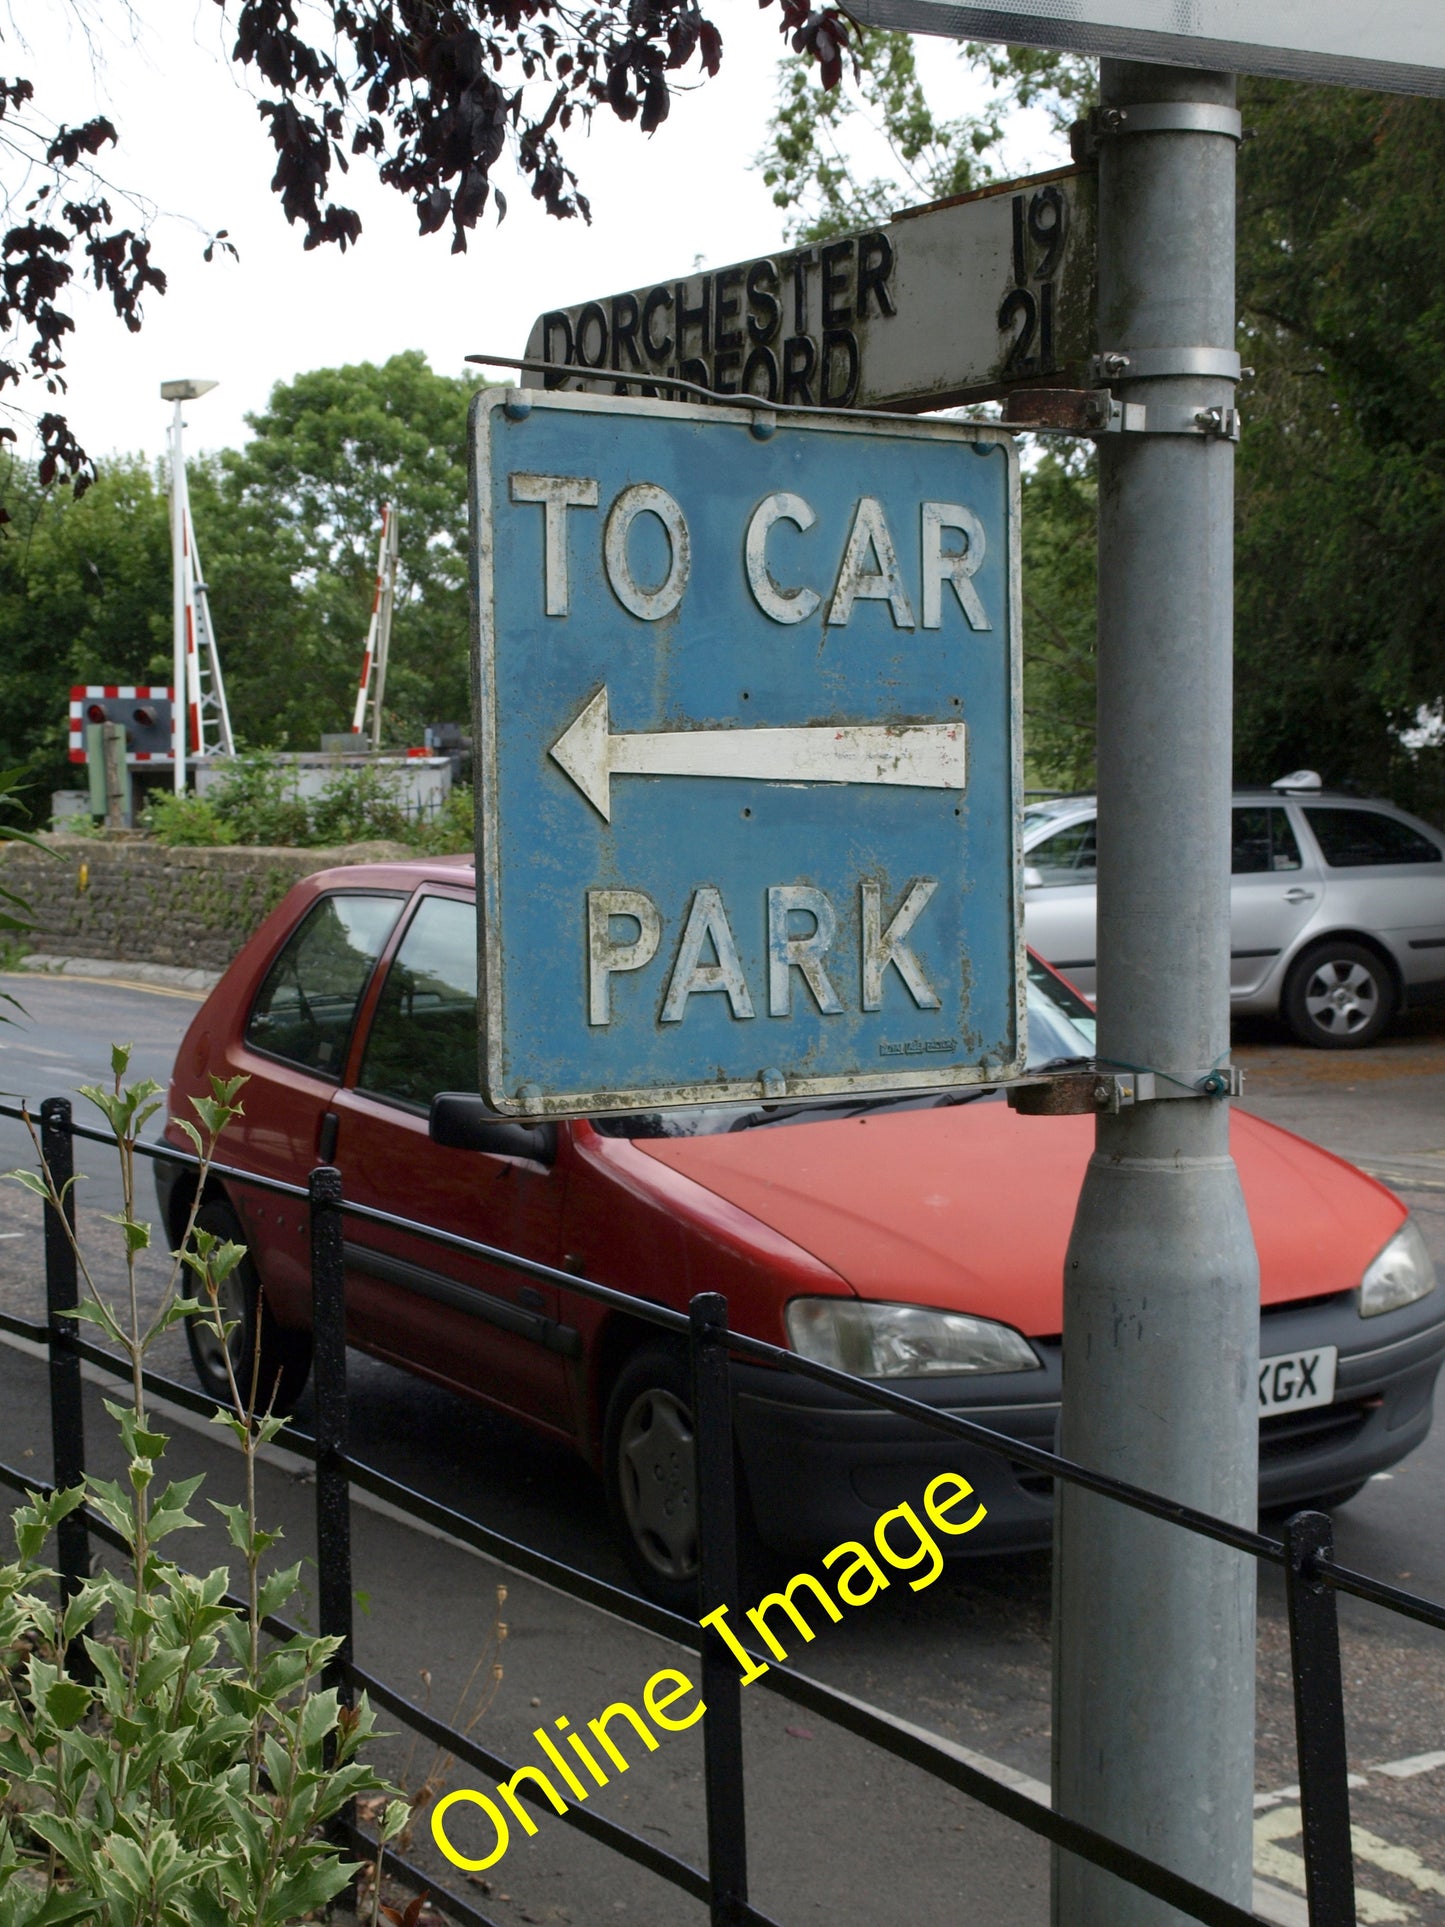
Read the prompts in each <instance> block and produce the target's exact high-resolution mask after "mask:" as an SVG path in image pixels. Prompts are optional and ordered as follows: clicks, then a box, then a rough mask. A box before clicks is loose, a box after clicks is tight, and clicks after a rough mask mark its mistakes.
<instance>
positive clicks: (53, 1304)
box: [40, 1097, 94, 1684]
mask: <svg viewBox="0 0 1445 1927" xmlns="http://www.w3.org/2000/svg"><path fill="white" fill-rule="evenodd" d="M70 1119H71V1109H70V1100H69V1098H66V1097H47V1098H46V1100H45V1102H44V1103H43V1104H42V1105H41V1107H40V1154H41V1156H42V1157H43V1158H44V1160H45V1166H46V1169H47V1170H48V1171H49V1173H50V1182H51V1185H52V1187H53V1189H54V1192H55V1195H56V1196H57V1197H58V1198H59V1199H60V1204H59V1207H58V1208H57V1206H56V1205H55V1204H54V1203H52V1202H47V1204H46V1206H45V1313H46V1318H47V1320H48V1322H49V1326H50V1344H49V1353H50V1450H51V1461H52V1465H53V1468H54V1474H53V1476H54V1479H55V1486H56V1490H57V1491H62V1492H63V1491H65V1490H66V1489H67V1488H68V1487H71V1486H76V1485H79V1484H80V1483H81V1482H82V1481H83V1480H84V1478H85V1408H84V1403H83V1400H84V1392H83V1389H82V1385H81V1378H80V1353H79V1352H78V1351H77V1349H76V1343H75V1341H76V1336H77V1333H76V1321H75V1316H74V1313H75V1309H76V1307H77V1306H78V1305H79V1303H80V1269H79V1266H78V1264H77V1263H76V1256H75V1246H74V1244H73V1243H72V1239H73V1238H74V1235H75V1190H74V1182H73V1181H74V1177H75V1141H74V1139H73V1138H72V1137H71V1135H70ZM55 1538H56V1558H57V1562H58V1564H59V1567H60V1593H61V1599H62V1601H63V1602H64V1603H65V1604H68V1603H69V1602H70V1600H72V1599H73V1598H74V1597H75V1595H76V1594H77V1593H78V1592H79V1591H80V1588H81V1586H82V1584H83V1583H84V1581H85V1579H86V1577H87V1575H88V1573H89V1571H90V1539H89V1535H88V1533H87V1531H86V1527H85V1513H84V1510H83V1509H81V1510H78V1511H75V1512H72V1513H69V1514H68V1515H67V1516H66V1517H65V1518H64V1519H62V1520H61V1522H60V1524H59V1526H58V1527H57V1529H56V1534H55ZM66 1666H67V1669H68V1670H69V1672H70V1673H71V1675H72V1676H73V1677H74V1678H76V1679H79V1680H84V1681H85V1682H86V1683H87V1684H88V1683H89V1682H90V1681H91V1680H92V1679H93V1678H94V1671H93V1669H92V1667H91V1663H90V1657H89V1655H88V1654H87V1652H86V1650H85V1647H84V1645H83V1644H82V1643H81V1642H80V1641H77V1642H76V1643H75V1645H74V1646H73V1647H72V1648H71V1649H70V1651H69V1652H68V1653H67V1655H66Z"/></svg>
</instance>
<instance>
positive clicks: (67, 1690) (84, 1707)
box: [45, 1679, 93, 1732]
mask: <svg viewBox="0 0 1445 1927" xmlns="http://www.w3.org/2000/svg"><path fill="white" fill-rule="evenodd" d="M92 1697H93V1695H92V1693H91V1690H90V1688H89V1687H88V1686H82V1685H81V1684H80V1682H79V1681H78V1680H73V1679H57V1680H55V1681H54V1682H53V1683H52V1684H51V1685H50V1686H48V1687H47V1688H46V1690H45V1711H46V1713H47V1715H48V1716H49V1718H50V1719H51V1720H53V1721H54V1723H55V1725H56V1726H58V1727H59V1728H60V1729H61V1731H62V1732H67V1731H68V1730H69V1729H70V1728H71V1727H72V1726H79V1724H80V1722H81V1721H82V1720H83V1719H84V1718H85V1716H86V1714H87V1713H88V1712H89V1711H90V1703H91V1699H92Z"/></svg>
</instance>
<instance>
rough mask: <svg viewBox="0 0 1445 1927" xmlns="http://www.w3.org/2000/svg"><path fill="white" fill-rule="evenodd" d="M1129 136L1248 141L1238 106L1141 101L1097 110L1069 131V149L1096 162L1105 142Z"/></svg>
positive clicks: (1175, 101)
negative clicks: (1212, 136)
mask: <svg viewBox="0 0 1445 1927" xmlns="http://www.w3.org/2000/svg"><path fill="white" fill-rule="evenodd" d="M1125 134H1223V135H1224V137H1225V138H1226V140H1232V141H1238V140H1243V139H1244V122H1243V121H1242V120H1241V118H1240V115H1239V111H1238V109H1237V108H1234V107H1222V106H1217V105H1211V104H1210V103H1209V102H1208V101H1202V100H1197V101H1196V100H1151V101H1139V102H1137V103H1136V104H1135V105H1134V106H1132V107H1095V108H1093V109H1092V110H1091V112H1090V113H1089V114H1088V116H1087V118H1085V119H1084V120H1078V121H1075V122H1074V125H1073V126H1072V128H1070V130H1069V146H1070V148H1071V150H1072V152H1073V157H1074V159H1075V160H1076V161H1078V162H1083V161H1089V160H1093V159H1094V157H1095V156H1096V155H1097V153H1098V151H1099V144H1100V142H1102V141H1107V140H1118V139H1119V138H1120V137H1121V136H1123V135H1125Z"/></svg>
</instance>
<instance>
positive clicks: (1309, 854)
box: [1023, 770, 1445, 1050]
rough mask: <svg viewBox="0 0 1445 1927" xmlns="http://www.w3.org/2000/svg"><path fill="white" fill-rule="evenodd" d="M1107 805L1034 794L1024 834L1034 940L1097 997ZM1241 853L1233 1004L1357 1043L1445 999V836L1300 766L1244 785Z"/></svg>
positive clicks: (1237, 824)
mask: <svg viewBox="0 0 1445 1927" xmlns="http://www.w3.org/2000/svg"><path fill="white" fill-rule="evenodd" d="M1096 814H1097V805H1096V803H1095V799H1094V798H1093V797H1092V796H1065V797H1058V798H1055V799H1053V800H1051V801H1049V802H1044V803H1036V804H1031V805H1030V807H1029V808H1028V809H1027V810H1026V811H1025V813H1024V838H1023V840H1024V866H1025V867H1024V926H1025V929H1026V931H1027V934H1028V940H1029V942H1030V943H1031V944H1032V945H1033V947H1034V948H1035V950H1037V951H1039V952H1040V954H1041V955H1043V956H1045V957H1047V958H1048V960H1049V962H1050V963H1051V964H1053V965H1054V966H1055V967H1056V968H1057V969H1059V970H1061V971H1063V973H1064V975H1065V976H1067V977H1070V978H1072V979H1073V981H1074V982H1075V983H1076V984H1077V985H1078V986H1079V988H1080V989H1081V990H1083V991H1085V992H1087V993H1088V994H1089V995H1091V996H1092V995H1093V993H1094V888H1095V868H1094V865H1095V858H1094V836H1095V818H1096ZM1233 853H1234V857H1233V870H1234V875H1233V882H1232V888H1231V905H1232V913H1231V919H1230V948H1229V978H1230V999H1231V1004H1232V1007H1233V1009H1234V1010H1236V1011H1239V1012H1242V1013H1247V1014H1249V1015H1264V1016H1273V1015H1275V1014H1276V1013H1278V1014H1279V1015H1281V1016H1283V1018H1284V1019H1285V1021H1286V1023H1288V1025H1289V1027H1290V1029H1291V1030H1292V1031H1293V1032H1294V1034H1295V1035H1296V1037H1298V1038H1299V1039H1300V1041H1301V1042H1302V1043H1305V1044H1315V1045H1318V1046H1319V1047H1320V1048H1322V1049H1325V1050H1348V1049H1350V1048H1352V1047H1353V1048H1358V1047H1359V1046H1360V1045H1362V1044H1368V1043H1371V1042H1372V1041H1373V1040H1374V1039H1375V1038H1376V1037H1377V1036H1378V1035H1379V1034H1380V1032H1381V1031H1382V1030H1383V1029H1384V1027H1385V1025H1386V1024H1387V1023H1388V1022H1389V1020H1390V1018H1391V1016H1392V1015H1393V1014H1394V1013H1395V1012H1396V1011H1399V1010H1407V1009H1410V1008H1412V1007H1413V1006H1414V1005H1417V1004H1424V1003H1430V1002H1433V1001H1436V1000H1439V999H1445V834H1442V833H1441V832H1440V831H1439V830H1435V829H1432V828H1431V827H1430V825H1429V824H1428V823H1422V822H1421V821H1420V820H1419V818H1418V817H1414V816H1407V815H1406V814H1405V812H1404V811H1403V810H1397V809H1395V808H1393V807H1392V806H1391V805H1390V804H1388V803H1379V802H1373V801H1366V800H1363V799H1361V798H1359V797H1355V796H1345V795H1341V794H1339V793H1338V792H1335V791H1330V790H1325V789H1323V788H1321V787H1320V781H1319V778H1318V777H1317V776H1315V775H1314V774H1313V772H1311V771H1308V770H1301V771H1298V772H1297V773H1296V774H1295V775H1293V776H1288V777H1284V778H1282V779H1281V781H1280V782H1278V783H1276V784H1275V785H1274V786H1273V788H1271V789H1262V790H1237V791H1236V792H1235V795H1234V821H1233Z"/></svg>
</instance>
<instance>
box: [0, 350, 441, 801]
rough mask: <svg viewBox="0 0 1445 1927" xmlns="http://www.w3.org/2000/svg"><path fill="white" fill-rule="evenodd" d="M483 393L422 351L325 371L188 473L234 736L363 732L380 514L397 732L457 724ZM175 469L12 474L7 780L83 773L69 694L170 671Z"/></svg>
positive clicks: (0, 579) (5, 599) (257, 741)
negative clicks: (360, 703) (475, 407)
mask: <svg viewBox="0 0 1445 1927" xmlns="http://www.w3.org/2000/svg"><path fill="white" fill-rule="evenodd" d="M475 386H476V383H475V381H473V380H472V379H470V378H468V377H452V376H449V375H439V374H437V373H435V372H434V371H433V370H432V369H431V368H430V367H428V365H427V361H426V357H425V356H424V355H422V354H420V353H416V352H410V353H406V354H400V355H393V356H392V358H391V359H390V360H389V361H387V362H385V363H383V364H382V365H380V366H377V365H375V364H372V363H369V362H363V363H361V364H359V365H358V366H354V367H349V368H323V369H317V370H314V371H313V372H311V373H309V374H305V375H299V376H298V377H297V378H296V379H295V380H294V381H291V382H285V383H282V384H280V385H278V386H277V388H276V389H275V390H274V391H273V393H272V396H271V400H270V403H269V405H268V406H267V407H266V408H265V409H264V410H263V411H262V412H261V413H260V414H258V415H253V416H251V417H249V418H248V419H249V425H250V428H251V439H250V440H249V441H248V442H247V444H246V446H245V447H244V448H243V449H241V450H239V451H230V450H227V451H225V452H223V453H222V454H221V455H219V456H211V457H206V458H203V459H201V460H199V461H195V462H192V463H191V464H190V465H189V476H190V488H191V502H192V510H193V513H194V516H195V523H196V534H197V540H198V544H199V548H200V554H201V560H202V563H203V566H204V570H205V577H206V585H207V588H208V590H209V592H210V599H211V611H212V617H213V620H214V622H215V627H216V635H217V640H218V643H219V645H220V651H221V664H222V669H223V671H224V674H225V680H226V692H227V696H228V699H229V702H230V709H231V718H232V722H233V724H234V726H235V729H236V734H237V737H238V739H239V740H240V741H241V742H242V743H243V744H248V745H250V746H253V747H256V748H268V749H277V748H291V749H305V748H313V749H314V748H316V747H317V746H318V744H319V739H320V736H321V734H322V732H323V731H331V730H344V729H347V728H349V727H350V724H351V713H352V705H353V703H354V701H355V697H356V679H357V675H358V673H359V671H360V668H361V653H362V645H363V643H364V640H365V637H366V629H367V623H368V620H369V618H370V614H371V604H372V596H373V592H374V589H375V583H376V551H377V541H378V537H379V534H380V518H381V505H382V503H383V502H386V501H390V502H393V503H395V504H396V506H397V510H398V514H399V517H400V566H399V575H398V584H397V599H396V608H395V617H394V621H393V625H392V648H391V666H390V671H389V674H388V678H387V686H386V709H385V724H386V738H387V740H388V741H391V742H397V743H404V742H416V741H418V740H419V736H420V731H421V729H422V727H423V725H424V724H426V723H428V722H434V721H440V720H465V718H466V716H467V714H468V701H469V699H468V690H467V603H466V408H467V400H468V397H469V396H470V394H471V392H472V390H473V389H474V388H475ZM166 488H167V484H166V478H165V476H164V474H163V473H161V472H159V471H157V472H154V473H153V472H152V471H150V470H149V469H147V467H146V466H145V464H144V463H143V462H141V461H140V460H138V459H120V460H115V461H111V462H108V463H105V464H103V466H102V468H101V470H100V474H99V479H98V480H97V482H96V483H95V484H94V485H93V486H92V488H91V489H90V490H89V491H88V493H86V494H85V495H84V496H83V497H82V498H81V499H79V500H76V499H75V498H74V497H72V496H71V495H69V494H68V493H65V492H61V491H56V490H48V489H42V488H40V487H39V486H38V485H37V483H36V480H35V477H34V475H33V474H31V473H28V472H26V471H25V470H24V469H23V468H21V467H20V466H19V465H18V464H16V465H15V467H14V471H13V473H12V482H11V487H10V490H9V495H10V499H11V502H12V508H13V514H14V526H13V527H12V528H11V530H10V531H9V533H8V536H7V537H6V539H4V540H3V541H0V699H3V700H0V768H3V767H5V766H7V765H12V764H13V765H20V764H24V765H26V766H27V767H28V768H29V770H30V771H31V772H32V775H33V781H34V795H35V796H36V797H37V798H38V799H39V802H40V804H41V805H48V796H49V791H50V790H51V789H52V788H54V787H56V786H58V785H61V784H64V783H68V782H71V781H73V780H74V773H73V771H72V769H71V766H70V765H69V764H68V763H67V762H66V759H65V757H66V727H67V725H66V705H67V702H68V699H69V692H70V687H71V685H72V684H73V683H87V682H140V683H147V682H159V683H168V682H169V681H170V679H171V575H170V570H171V562H170V533H169V526H170V525H169V509H168V503H167V494H166Z"/></svg>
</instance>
